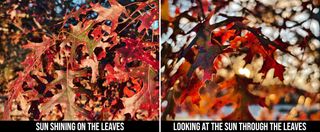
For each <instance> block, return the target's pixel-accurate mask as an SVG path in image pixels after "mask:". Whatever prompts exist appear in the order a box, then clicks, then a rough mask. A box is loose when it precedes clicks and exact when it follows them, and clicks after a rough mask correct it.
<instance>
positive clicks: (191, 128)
mask: <svg viewBox="0 0 320 132" xmlns="http://www.w3.org/2000/svg"><path fill="white" fill-rule="evenodd" d="M319 130H320V121H252V122H250V121H230V122H228V121H162V122H161V131H163V132H208V131H215V132H219V131H221V132H226V131H237V132H238V131H240V132H241V131H242V132H248V131H251V132H252V131H264V132H267V131H273V132H283V131H288V132H289V131H290V132H292V131H294V132H315V131H319Z"/></svg>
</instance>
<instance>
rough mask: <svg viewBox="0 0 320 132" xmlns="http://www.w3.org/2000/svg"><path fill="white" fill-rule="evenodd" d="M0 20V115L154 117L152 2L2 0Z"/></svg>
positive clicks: (155, 6)
mask: <svg viewBox="0 0 320 132" xmlns="http://www.w3.org/2000/svg"><path fill="white" fill-rule="evenodd" d="M0 23H1V24H0V36H1V37H0V39H1V41H0V43H1V44H0V118H1V120H6V121H8V120H10V121H13V120H15V121H136V120H137V121H154V124H156V125H157V124H158V119H159V76H158V75H159V1H157V0H149V1H135V0H131V1H130V0H119V1H117V0H48V1H40V0H4V1H2V2H1V4H0ZM1 125H2V124H1ZM32 127H34V126H32ZM125 130H126V129H125ZM132 130H134V129H132ZM156 130H158V128H157V129H156Z"/></svg>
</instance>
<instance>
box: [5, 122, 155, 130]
mask: <svg viewBox="0 0 320 132" xmlns="http://www.w3.org/2000/svg"><path fill="white" fill-rule="evenodd" d="M0 130H1V131H6V132H8V131H26V132H68V131H70V132H71V131H72V132H73V131H77V132H90V131H95V132H98V131H101V132H102V131H103V132H105V131H108V132H137V131H141V130H146V131H150V132H158V131H159V122H158V121H0Z"/></svg>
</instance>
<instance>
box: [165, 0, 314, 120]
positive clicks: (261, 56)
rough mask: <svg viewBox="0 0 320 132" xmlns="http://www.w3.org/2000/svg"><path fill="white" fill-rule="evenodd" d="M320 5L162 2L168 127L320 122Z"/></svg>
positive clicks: (305, 0) (288, 0) (296, 0)
mask: <svg viewBox="0 0 320 132" xmlns="http://www.w3.org/2000/svg"><path fill="white" fill-rule="evenodd" d="M319 5H320V1H319V0H162V1H161V42H160V49H161V67H160V74H161V78H160V80H161V120H162V121H172V120H175V121H190V120H209V121H289V120H290V121H309V120H318V121H319V120H320V92H319V91H320V90H319V89H320V88H319V87H320V81H319V80H320V71H319V69H320V68H319V65H320V56H319V51H320V41H319V40H320V37H319V36H320V35H319V34H320V33H319V31H320V29H319V19H320V12H319Z"/></svg>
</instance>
